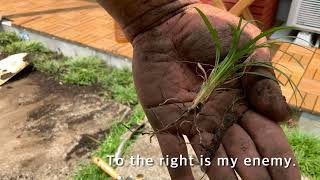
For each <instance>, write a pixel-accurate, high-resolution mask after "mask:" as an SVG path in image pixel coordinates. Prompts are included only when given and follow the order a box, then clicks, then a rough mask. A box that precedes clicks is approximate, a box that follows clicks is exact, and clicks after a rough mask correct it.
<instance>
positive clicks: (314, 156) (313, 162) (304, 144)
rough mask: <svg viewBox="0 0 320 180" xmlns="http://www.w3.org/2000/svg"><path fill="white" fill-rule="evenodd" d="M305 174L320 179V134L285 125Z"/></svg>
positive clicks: (285, 130)
mask: <svg viewBox="0 0 320 180" xmlns="http://www.w3.org/2000/svg"><path fill="white" fill-rule="evenodd" d="M283 130H284V132H285V133H286V135H287V137H288V140H289V143H290V145H291V146H292V149H293V151H294V153H295V156H296V158H297V161H298V162H299V166H300V169H301V171H302V173H303V175H305V176H307V177H310V178H311V179H314V180H320V136H316V135H313V134H308V133H305V132H302V131H301V130H299V129H297V128H288V127H287V126H283Z"/></svg>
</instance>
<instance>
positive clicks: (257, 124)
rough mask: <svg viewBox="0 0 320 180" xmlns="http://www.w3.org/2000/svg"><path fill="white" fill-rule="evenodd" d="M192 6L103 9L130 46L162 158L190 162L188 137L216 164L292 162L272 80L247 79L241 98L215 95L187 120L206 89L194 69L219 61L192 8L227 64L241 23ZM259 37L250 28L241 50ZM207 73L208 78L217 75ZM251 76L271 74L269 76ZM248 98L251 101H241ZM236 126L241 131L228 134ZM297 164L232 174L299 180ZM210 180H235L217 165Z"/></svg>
mask: <svg viewBox="0 0 320 180" xmlns="http://www.w3.org/2000/svg"><path fill="white" fill-rule="evenodd" d="M194 2H195V1H189V0H185V1H184V0H180V1H175V0H171V1H170V0H149V1H148V0H147V1H146V0H137V1H133V0H124V1H123V2H122V1H117V0H108V1H107V0H105V1H103V3H102V5H103V6H104V8H105V9H106V10H108V12H109V13H110V14H111V15H112V16H113V17H114V18H115V19H117V20H118V22H119V23H120V24H121V26H122V27H123V28H124V30H125V33H126V35H127V36H128V38H129V39H130V41H131V42H132V45H133V47H134V57H133V74H134V80H135V85H136V89H137V93H138V96H139V99H140V102H141V104H142V105H143V108H144V110H145V112H146V115H147V117H148V119H149V121H150V123H151V125H152V127H153V128H154V130H155V132H156V135H157V138H158V140H159V144H160V146H161V150H162V153H163V154H164V155H169V156H170V157H178V156H179V155H180V154H182V155H184V156H187V155H188V152H187V149H186V145H185V143H184V140H183V138H182V135H186V136H187V137H188V139H189V141H190V142H191V144H192V146H193V148H194V149H195V151H196V153H197V155H198V156H201V155H205V156H207V155H214V154H215V157H214V158H213V159H212V162H213V163H214V162H216V157H240V158H245V157H292V158H293V159H294V155H293V152H292V150H291V148H290V146H289V144H288V142H287V139H286V137H285V135H284V134H283V132H282V130H281V128H280V127H279V126H278V125H277V124H276V123H275V122H274V121H276V122H278V121H284V120H287V119H288V118H289V111H288V108H287V105H286V103H285V100H284V98H283V96H282V95H281V91H280V88H279V86H278V84H277V83H275V82H273V81H272V80H269V79H263V78H257V77H247V78H243V79H241V80H240V81H239V82H237V83H234V85H233V87H234V88H237V90H229V91H221V92H218V93H216V94H214V95H212V96H211V97H210V99H209V101H208V102H207V103H206V104H204V105H203V106H202V107H201V108H199V109H198V110H197V111H195V112H193V111H192V112H190V113H186V110H187V108H188V107H189V106H190V104H191V103H192V101H193V99H194V98H195V96H196V93H197V92H198V91H199V88H200V87H201V85H202V83H203V79H202V78H201V76H200V75H203V74H201V71H200V69H199V68H197V66H196V63H198V62H200V63H203V64H213V61H214V57H215V47H214V44H213V43H212V40H211V39H210V36H209V33H208V30H207V28H206V27H205V25H204V24H203V22H202V20H201V18H200V16H199V15H198V14H197V13H196V11H195V9H194V7H198V8H199V9H201V10H202V11H203V12H204V13H205V14H206V15H207V16H208V17H209V19H210V21H211V22H212V24H213V25H214V26H215V28H216V29H217V30H218V32H219V36H220V39H221V41H222V48H223V49H222V56H225V55H226V53H227V52H228V49H229V47H230V43H231V39H232V38H231V31H230V27H229V24H233V25H236V24H237V23H238V22H239V19H238V18H237V17H235V16H233V15H231V14H229V13H228V12H225V11H222V10H219V9H217V8H214V7H211V6H209V5H203V4H197V3H194ZM127 3H134V5H133V4H131V5H128V4H127ZM121 7H123V8H121ZM133 7H134V8H133ZM140 17H141V18H140ZM258 33H259V30H258V29H257V28H256V27H254V26H252V25H249V26H248V27H247V28H246V29H245V31H244V33H243V36H242V41H241V43H244V42H246V41H247V40H248V39H249V38H252V37H254V36H256V35H257V34H258ZM250 59H251V60H253V61H270V54H269V52H268V50H267V49H261V50H259V51H257V52H256V53H254V54H253V55H252V56H251V58H250ZM203 66H204V68H205V69H206V70H209V69H210V68H212V67H210V66H205V65H203ZM254 71H258V72H263V73H268V74H271V75H272V74H273V72H271V71H270V70H266V69H254ZM244 94H246V99H241V97H244ZM235 102H237V103H235ZM236 121H237V124H235V125H233V126H231V127H230V128H228V127H229V126H230V123H232V122H236ZM226 129H228V130H227V132H225V131H226ZM224 134H226V135H225V136H223V137H222V135H224ZM221 138H222V145H220V147H219V146H217V144H219V143H220V141H221ZM218 147H219V148H218ZM217 148H218V150H217V151H216V152H212V150H215V149H217ZM293 161H294V163H295V164H296V166H290V167H289V168H287V169H284V168H279V167H246V166H244V165H243V164H242V163H238V164H237V166H236V167H235V169H236V171H237V172H238V173H239V174H240V176H241V177H243V179H254V180H255V179H288V180H289V179H290V180H291V179H293V180H295V179H300V173H299V169H298V167H297V163H296V162H295V160H293ZM169 172H170V175H171V178H172V179H181V180H182V179H193V176H192V172H191V169H190V167H179V168H176V169H173V168H169ZM207 174H208V175H209V177H210V178H211V179H223V180H225V179H236V175H235V173H234V171H233V169H231V168H229V167H218V166H215V165H213V166H210V167H208V168H207Z"/></svg>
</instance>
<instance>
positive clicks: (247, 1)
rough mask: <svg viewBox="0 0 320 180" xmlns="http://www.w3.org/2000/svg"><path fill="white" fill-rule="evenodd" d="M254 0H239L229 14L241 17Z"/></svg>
mask: <svg viewBox="0 0 320 180" xmlns="http://www.w3.org/2000/svg"><path fill="white" fill-rule="evenodd" d="M253 2H254V0H239V1H238V2H237V3H236V4H235V5H234V6H233V7H232V8H231V9H230V10H229V12H230V13H232V14H234V15H236V16H240V15H241V13H242V12H243V10H244V9H245V8H247V7H249V6H250V5H251V4H252V3H253Z"/></svg>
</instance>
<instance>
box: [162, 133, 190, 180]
mask: <svg viewBox="0 0 320 180" xmlns="http://www.w3.org/2000/svg"><path fill="white" fill-rule="evenodd" d="M157 139H158V141H159V145H160V148H161V152H162V155H163V157H165V158H166V157H168V158H169V159H172V158H178V159H180V158H188V151H187V147H186V143H185V141H184V139H183V137H182V136H179V135H173V134H169V133H159V134H157ZM167 166H168V170H169V174H170V177H171V179H174V180H184V179H186V180H193V179H194V178H193V175H192V171H191V167H190V165H180V164H179V166H177V164H173V162H172V161H171V160H170V161H169V164H167ZM176 166H177V167H176Z"/></svg>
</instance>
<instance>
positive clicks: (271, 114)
mask: <svg viewBox="0 0 320 180" xmlns="http://www.w3.org/2000/svg"><path fill="white" fill-rule="evenodd" d="M263 59H264V60H263ZM266 59H268V60H267V61H269V60H270V59H271V58H270V54H269V51H266V50H265V49H261V51H259V52H257V53H256V55H254V56H253V57H252V60H253V61H264V62H266ZM250 71H251V72H256V73H259V74H264V75H266V76H272V77H274V72H273V70H272V69H269V68H263V67H256V68H252V69H251V70H250ZM242 84H243V86H244V90H245V92H246V95H247V98H248V100H249V103H250V105H251V106H252V108H253V109H254V110H255V111H256V112H258V113H260V114H262V115H264V116H265V117H268V118H269V119H272V120H274V121H277V122H280V121H286V120H288V119H289V118H290V108H289V106H288V104H287V103H286V99H285V97H284V96H283V95H282V92H281V89H280V86H279V84H278V83H277V82H275V81H274V80H272V79H269V78H266V77H262V76H246V77H244V78H243V79H242Z"/></svg>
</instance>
